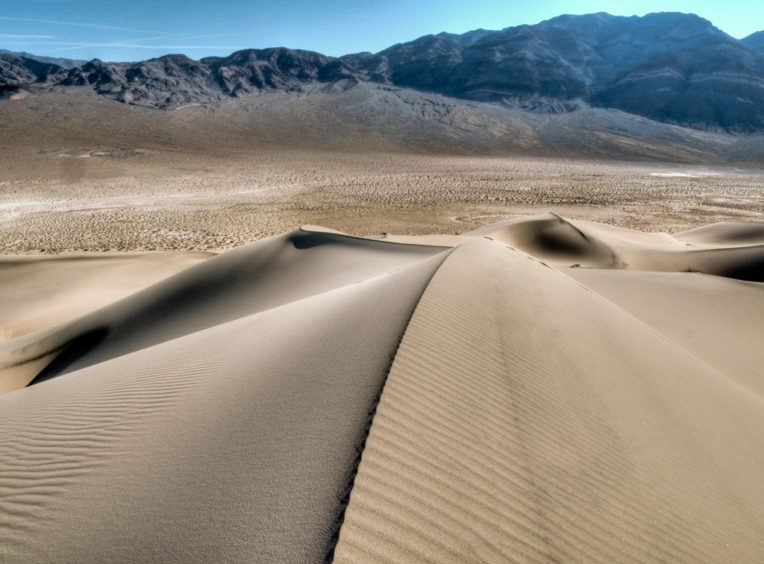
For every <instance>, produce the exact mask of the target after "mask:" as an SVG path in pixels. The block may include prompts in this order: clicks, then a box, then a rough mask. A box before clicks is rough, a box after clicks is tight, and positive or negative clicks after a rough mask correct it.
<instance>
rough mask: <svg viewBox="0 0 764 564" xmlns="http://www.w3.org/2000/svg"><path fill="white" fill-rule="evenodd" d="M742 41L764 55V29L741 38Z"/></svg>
mask: <svg viewBox="0 0 764 564" xmlns="http://www.w3.org/2000/svg"><path fill="white" fill-rule="evenodd" d="M740 43H742V44H743V45H745V46H746V47H748V48H749V49H750V50H751V51H753V52H754V53H757V54H758V55H764V31H757V32H756V33H752V34H751V35H749V36H748V37H744V38H743V39H741V40H740Z"/></svg>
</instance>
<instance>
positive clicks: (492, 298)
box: [335, 239, 764, 562]
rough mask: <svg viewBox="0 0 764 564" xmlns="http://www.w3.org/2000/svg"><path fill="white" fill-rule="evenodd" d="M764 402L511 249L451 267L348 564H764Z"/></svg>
mask: <svg viewBox="0 0 764 564" xmlns="http://www.w3.org/2000/svg"><path fill="white" fill-rule="evenodd" d="M762 465H764V402H762V399H761V398H760V397H758V396H756V395H754V394H753V393H751V392H749V391H747V390H744V389H742V388H741V387H739V386H737V385H731V383H730V381H729V380H728V379H727V378H725V377H724V376H722V375H720V374H719V373H718V372H717V371H716V370H714V369H712V368H710V367H709V366H708V365H706V364H705V363H703V362H701V361H700V360H698V359H697V358H695V357H693V356H692V355H690V354H688V353H687V352H686V351H685V350H683V349H682V348H680V347H679V346H677V345H676V344H674V343H672V342H671V341H669V340H668V339H666V338H664V337H662V336H661V335H659V334H658V333H656V332H655V331H654V330H653V329H652V328H650V327H649V326H647V325H645V324H644V323H642V322H640V321H639V320H637V319H636V318H635V317H633V316H632V315H630V314H628V313H626V312H625V311H624V310H622V309H621V308H619V307H618V306H616V305H614V304H613V303H611V302H608V301H607V300H605V299H604V298H602V297H600V296H599V295H597V294H594V293H593V292H591V291H590V290H588V289H587V288H585V287H584V286H581V285H579V284H577V283H576V282H574V281H573V280H571V279H570V278H569V277H567V276H565V275H564V274H562V273H560V272H558V271H555V270H553V269H552V268H549V267H545V266H544V265H543V264H541V263H540V262H539V261H538V260H536V259H534V258H531V257H529V256H528V255H526V254H524V253H522V252H519V251H513V250H511V249H509V248H507V247H506V246H505V245H503V244H501V243H499V242H497V241H487V240H485V239H476V240H475V241H474V242H472V243H468V244H465V245H463V246H461V247H459V248H458V249H457V250H456V251H454V253H453V254H452V255H451V256H450V257H449V258H448V259H446V261H445V262H444V263H443V265H442V266H441V268H440V269H439V270H438V272H437V274H436V275H435V277H434V278H433V280H432V282H431V283H430V285H429V286H428V288H427V290H426V291H425V293H424V295H423V296H422V299H421V301H420V303H419V306H418V307H417V309H416V311H415V313H414V316H413V318H412V320H411V322H410V324H409V327H408V329H407V331H406V334H405V336H404V338H403V341H402V343H401V345H400V348H399V349H398V354H397V355H396V358H395V361H394V363H393V366H392V369H391V371H390V374H389V376H388V379H387V383H386V385H385V388H384V392H383V394H382V398H381V401H380V404H379V406H378V408H377V413H376V415H375V417H374V422H373V425H372V427H371V431H370V435H369V438H368V439H367V442H366V447H365V449H364V452H363V456H362V459H361V464H360V467H359V471H358V475H357V476H356V479H355V482H354V487H353V490H352V493H351V496H350V503H349V506H348V509H347V511H346V515H345V520H344V523H343V527H342V529H341V532H340V538H339V543H338V545H337V547H336V552H335V555H336V560H335V561H336V562H637V561H639V562H656V561H670V562H729V561H735V562H757V561H760V559H761V557H762V555H763V554H764V537H762V535H761V531H762V530H763V528H764V484H763V483H762V480H761V471H762V468H763V467H764V466H762Z"/></svg>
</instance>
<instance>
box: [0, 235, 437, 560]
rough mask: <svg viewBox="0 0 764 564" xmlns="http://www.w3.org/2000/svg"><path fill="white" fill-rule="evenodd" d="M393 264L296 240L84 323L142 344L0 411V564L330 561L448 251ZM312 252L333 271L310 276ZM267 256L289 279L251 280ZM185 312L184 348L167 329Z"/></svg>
mask: <svg viewBox="0 0 764 564" xmlns="http://www.w3.org/2000/svg"><path fill="white" fill-rule="evenodd" d="M396 249H397V246H396V245H391V244H385V243H378V242H372V241H363V240H359V239H353V238H349V237H344V236H336V235H331V236H324V235H323V234H311V233H307V232H298V233H294V234H290V235H288V236H286V237H282V238H278V239H276V240H274V241H267V242H264V244H263V245H261V246H257V245H254V246H253V247H250V248H245V249H242V250H241V251H240V252H238V253H237V252H236V251H233V252H232V253H230V254H229V255H228V256H226V255H223V256H221V257H218V258H219V259H223V260H222V261H221V260H218V258H216V259H210V260H209V261H207V262H205V263H202V265H199V266H196V267H192V268H191V269H190V270H188V271H186V272H185V273H183V274H182V275H179V276H176V277H175V278H170V279H169V280H167V281H166V282H164V283H160V285H159V286H158V287H155V289H154V290H152V291H150V292H147V291H144V292H142V293H139V294H137V295H136V296H135V297H134V298H132V299H128V300H127V301H123V302H121V303H119V304H117V306H119V307H117V308H116V310H111V309H107V310H101V312H99V313H98V315H96V316H95V317H93V316H89V317H86V318H85V319H106V318H107V317H99V316H100V315H103V316H106V314H107V313H108V314H109V315H108V319H110V320H111V321H112V323H113V324H112V325H108V326H107V328H108V329H109V330H110V331H111V330H113V331H115V332H116V331H124V334H125V335H126V336H125V339H127V340H129V342H130V343H136V342H140V345H141V346H140V348H139V349H138V350H133V349H136V347H135V346H132V345H130V346H126V347H124V348H119V349H118V351H117V350H115V349H114V347H115V346H116V345H112V344H111V341H109V339H108V337H106V338H104V339H103V340H102V341H101V344H100V345H96V346H95V347H94V348H92V349H90V351H80V352H81V354H82V355H83V356H82V357H81V358H80V361H81V362H80V364H86V365H88V366H87V367H86V368H82V369H79V370H71V371H69V372H68V373H66V374H64V375H61V376H58V377H55V378H51V379H50V380H48V381H46V382H42V383H40V384H38V385H33V386H31V387H28V388H26V389H23V390H19V391H17V392H13V393H10V394H6V395H5V396H2V398H0V429H2V436H1V438H0V477H1V478H0V538H2V539H3V542H2V543H1V544H0V560H3V561H8V562H21V561H47V562H77V561H80V562H105V561H120V562H136V561H142V562H147V561H175V562H191V561H203V562H222V561H240V562H251V561H253V560H254V561H259V562H306V561H321V560H323V558H324V557H325V555H326V554H327V553H328V551H329V550H330V547H331V545H332V543H333V539H334V536H335V534H336V529H337V526H338V518H339V516H340V512H341V509H342V507H343V503H344V502H343V499H344V498H345V496H346V495H347V488H348V484H349V479H350V476H351V475H352V471H353V470H354V467H355V466H354V463H355V461H356V458H357V455H358V452H359V450H360V448H361V445H362V441H363V439H364V437H365V433H366V427H367V425H368V421H369V417H370V413H371V412H372V410H373V408H374V405H375V403H376V401H377V398H378V396H379V393H380V390H381V387H382V383H383V381H384V378H385V375H386V373H387V370H388V369H389V365H390V362H391V360H392V352H394V351H395V348H396V346H397V344H398V342H399V340H400V338H401V335H402V333H403V330H404V329H405V327H406V323H407V322H408V319H409V317H410V315H411V312H412V310H413V307H414V305H415V304H416V301H417V299H418V297H419V295H420V294H421V292H422V290H423V288H424V287H425V286H426V284H427V282H428V281H429V279H430V277H431V276H432V274H433V272H434V270H435V269H436V268H437V266H438V264H440V262H441V261H442V259H443V258H444V256H445V254H447V253H448V252H450V251H449V250H446V251H443V250H442V249H440V248H433V247H426V248H415V247H407V248H406V249H402V250H400V251H399V252H396ZM263 253H264V254H265V255H266V256H265V257H261V256H260V255H261V254H263ZM242 254H243V255H244V256H242ZM312 255H318V256H319V257H323V259H319V262H323V260H326V261H327V264H326V267H327V268H325V269H323V270H322V269H321V268H317V267H315V268H312V269H311V270H310V271H300V270H299V268H298V267H299V266H300V264H302V263H307V264H310V263H311V258H310V257H311V256H312ZM258 257H259V258H263V260H265V262H267V263H271V264H272V263H278V264H280V266H281V268H283V270H284V276H283V277H282V278H278V277H277V278H275V279H274V280H270V281H269V279H268V273H260V275H258V273H257V271H248V270H247V268H246V265H247V264H249V265H253V264H257V262H258V260H259V259H258ZM239 259H241V262H239ZM226 260H230V261H232V262H234V263H237V264H238V268H239V270H234V271H226V270H225V268H226V266H227V265H228V266H230V264H229V263H227V262H226ZM291 263H295V264H294V266H295V268H297V271H296V272H295V273H294V274H295V276H298V277H299V282H300V283H299V284H296V283H295V282H296V281H297V279H292V280H291V282H290V278H289V265H290V264H291ZM314 266H315V265H314ZM329 266H332V268H329ZM204 267H208V268H204ZM237 273H239V274H240V279H235V278H236V277H235V274H237ZM218 275H219V276H220V277H218ZM232 278H233V279H232ZM190 279H194V280H200V281H201V280H204V282H205V283H204V284H203V285H202V286H203V287H204V289H205V290H206V293H198V294H194V293H193V290H192V289H190V288H191V286H192V285H191V284H190ZM258 281H259V283H258ZM225 282H227V284H226V283H225ZM269 284H271V286H269ZM250 286H252V287H254V288H255V289H256V290H257V291H256V292H255V294H259V293H261V292H262V293H264V294H266V295H264V296H259V297H258V296H254V297H251V296H249V295H248V293H247V288H249V287H250ZM200 288H201V286H200ZM265 290H268V292H265ZM181 291H185V292H191V294H192V295H193V300H190V301H183V300H180V299H179V298H178V297H177V293H178V292H181ZM158 295H162V296H164V299H165V300H167V304H166V307H164V308H163V307H161V305H162V304H160V303H158V302H153V301H151V300H152V299H153V298H154V297H156V296H158ZM204 299H210V300H213V301H214V302H215V303H216V306H217V307H218V308H219V309H221V310H226V308H227V311H225V312H224V313H220V315H219V316H218V317H217V318H215V316H214V315H213V313H211V311H210V309H209V308H205V307H204V304H203V303H201V302H203V300H204ZM144 302H147V303H146V305H147V307H146V308H145V309H144V310H142V311H141V312H140V315H138V314H137V313H136V316H135V317H133V318H131V319H130V322H129V323H128V322H127V321H125V320H124V319H121V318H119V317H118V314H124V312H125V308H126V307H127V305H129V306H130V307H133V308H137V307H138V305H141V304H144ZM197 302H199V303H198V306H197V305H195V304H197ZM126 304H127V305H126ZM149 304H150V305H151V307H148V305H149ZM237 304H238V305H239V306H240V307H238V308H237V307H235V306H236V305H237ZM170 305H172V307H170ZM175 307H177V309H178V310H180V311H176V309H173V308H175ZM181 314H182V315H183V316H184V320H183V323H182V325H183V327H185V328H188V331H187V332H185V333H182V334H179V330H178V327H179V326H180V323H179V322H178V323H175V324H173V323H169V322H164V321H165V318H169V319H176V318H175V317H173V316H177V315H181ZM199 318H204V319H203V322H202V320H200V319H199ZM213 321H214V322H213ZM154 326H156V327H159V328H158V329H156V330H154V331H151V330H150V329H151V328H152V327H154ZM83 327H85V330H87V328H88V327H90V326H89V325H87V324H84V325H83ZM128 329H129V330H128ZM68 331H69V333H67V334H69V335H73V334H74V333H72V332H71V330H68ZM131 331H134V332H135V333H137V334H139V336H133V335H134V334H133V333H132V332H131ZM160 337H166V338H160ZM133 339H138V341H135V340H133ZM91 355H96V357H97V358H98V359H99V361H98V362H97V363H96V362H91V361H90V360H88V358H89V356H91ZM91 360H92V359H91ZM70 368H71V367H70Z"/></svg>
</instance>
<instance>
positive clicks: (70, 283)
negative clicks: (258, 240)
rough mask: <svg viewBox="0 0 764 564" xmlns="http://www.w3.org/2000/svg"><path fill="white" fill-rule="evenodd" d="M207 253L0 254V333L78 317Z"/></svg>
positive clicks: (19, 332) (27, 330)
mask: <svg viewBox="0 0 764 564" xmlns="http://www.w3.org/2000/svg"><path fill="white" fill-rule="evenodd" d="M211 256H214V255H213V253H208V252H158V253H100V254H96V253H92V254H79V255H59V256H4V257H3V256H0V339H11V338H13V337H18V336H19V335H24V334H26V333H32V332H34V331H36V330H39V329H44V328H46V327H50V326H52V325H56V324H58V323H61V322H63V321H67V320H69V319H73V318H75V317H80V316H81V315H84V314H86V313H89V312H91V311H94V310H96V309H98V308H100V307H103V306H105V305H108V304H110V303H112V302H115V301H117V300H119V299H121V298H124V297H126V296H129V295H130V294H134V293H135V292H137V291H138V290H142V289H143V288H145V287H147V286H150V285H151V284H154V283H156V282H159V281H160V280H162V279H163V278H167V277H168V276H171V275H173V274H176V273H177V272H180V271H181V270H184V269H186V268H188V267H189V266H191V265H192V264H195V263H197V262H199V261H202V260H205V259H207V258H210V257H211Z"/></svg>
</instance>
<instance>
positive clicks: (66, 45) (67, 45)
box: [32, 41, 241, 52]
mask: <svg viewBox="0 0 764 564" xmlns="http://www.w3.org/2000/svg"><path fill="white" fill-rule="evenodd" d="M32 45H46V46H50V47H56V48H57V49H56V51H57V52H63V51H76V50H77V49H88V48H92V47H108V48H119V49H149V50H150V49H154V50H156V49H161V50H168V49H183V50H188V51H192V50H211V49H230V50H235V49H241V45H208V44H177V45H176V44H173V45H165V44H161V45H159V44H144V43H129V42H116V43H90V42H73V41H39V42H34V43H32Z"/></svg>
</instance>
